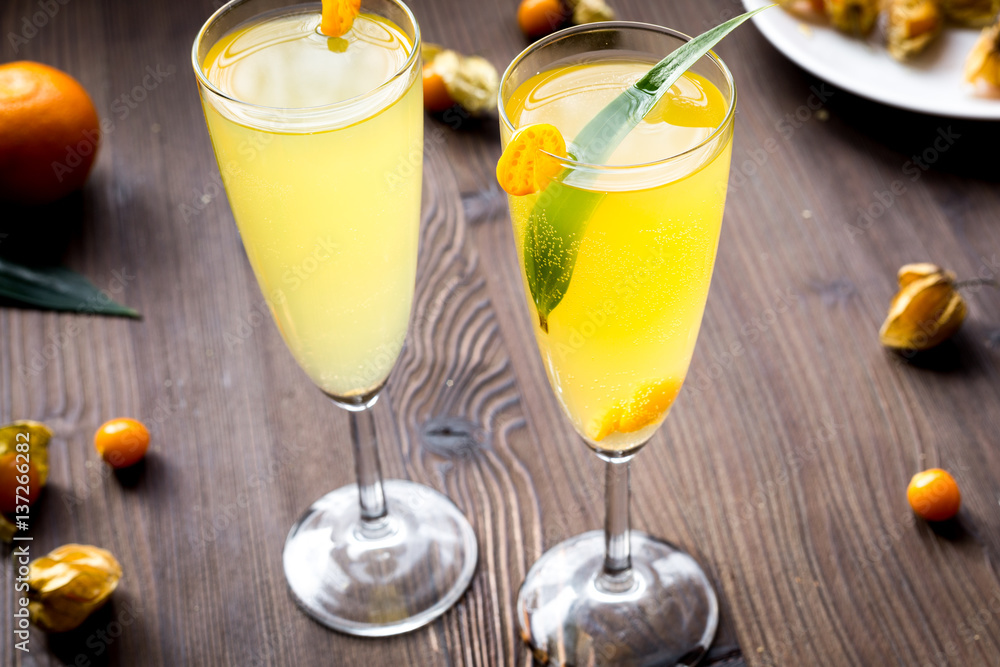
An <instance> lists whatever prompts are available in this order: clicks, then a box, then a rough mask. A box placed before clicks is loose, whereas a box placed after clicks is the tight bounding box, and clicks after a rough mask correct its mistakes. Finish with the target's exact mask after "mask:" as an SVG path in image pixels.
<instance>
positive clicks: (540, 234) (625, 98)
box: [524, 5, 774, 331]
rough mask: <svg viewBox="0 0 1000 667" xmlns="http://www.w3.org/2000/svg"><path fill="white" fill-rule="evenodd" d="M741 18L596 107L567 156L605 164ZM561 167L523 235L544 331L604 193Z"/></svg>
mask: <svg viewBox="0 0 1000 667" xmlns="http://www.w3.org/2000/svg"><path fill="white" fill-rule="evenodd" d="M773 6H774V5H768V6H767V7H761V8H759V9H755V10H753V11H750V12H747V13H746V14H741V15H740V16H737V17H736V18H734V19H730V20H729V21H726V22H725V23H723V24H721V25H718V26H716V27H714V28H712V29H711V30H708V31H707V32H705V33H702V34H701V35H698V36H697V37H695V38H693V39H691V40H690V41H688V42H686V43H685V44H683V45H681V46H680V47H679V48H678V49H677V50H675V51H674V52H673V53H671V54H670V55H668V56H667V57H666V58H664V59H663V60H661V61H660V62H658V63H657V64H656V65H655V66H654V67H653V68H652V69H651V70H649V72H647V73H646V74H645V75H644V76H643V77H642V78H641V79H639V80H638V81H636V82H635V83H634V84H632V85H631V86H630V87H629V88H628V89H626V90H625V91H624V92H623V93H622V94H621V95H619V96H618V97H616V98H615V99H614V100H612V101H611V103H610V104H608V105H607V106H606V107H604V109H602V110H601V111H600V112H599V113H598V114H597V115H596V116H595V117H594V118H593V119H592V120H591V121H590V122H589V123H587V124H586V125H585V126H584V128H583V129H582V130H580V133H579V134H578V135H577V136H576V137H575V138H574V139H573V142H572V146H571V148H570V153H571V155H572V156H573V158H574V160H575V161H577V162H581V163H585V164H594V165H600V164H605V163H606V162H607V160H608V158H610V157H611V154H612V153H614V151H615V149H616V148H617V147H618V145H619V144H620V143H621V142H622V140H623V139H625V137H626V136H627V135H628V133H629V132H631V131H632V130H633V129H634V128H635V127H636V125H638V124H639V123H640V122H641V121H642V119H643V118H644V117H645V116H646V114H647V113H649V112H650V110H652V108H653V107H654V106H656V103H657V102H659V101H660V98H662V97H663V95H664V94H666V92H667V91H668V90H670V87H671V86H673V85H674V83H675V82H676V81H677V80H678V79H679V78H681V76H682V75H683V74H684V72H686V71H687V70H688V69H690V68H691V66H692V65H694V64H695V63H696V62H698V60H699V59H700V58H701V57H702V56H704V55H705V54H706V53H708V52H709V51H710V50H711V49H712V47H713V46H715V45H716V44H717V43H718V42H719V41H720V40H721V39H722V38H723V37H725V36H726V35H728V34H729V33H730V32H732V31H733V30H734V29H735V28H736V27H737V26H739V25H740V24H741V23H743V22H744V21H746V20H747V19H749V18H750V17H751V16H753V15H754V14H757V13H758V12H762V11H764V10H765V9H769V8H770V7H773ZM568 175H569V170H568V169H564V170H563V171H562V173H560V174H559V175H558V176H557V177H556V178H555V179H554V180H553V181H552V182H551V183H550V184H549V185H548V187H546V188H545V190H543V191H542V194H541V195H540V196H539V197H538V200H537V201H536V202H535V205H534V207H533V208H532V210H531V214H530V215H529V218H528V224H527V225H526V226H525V232H524V270H525V274H526V275H527V277H528V287H529V288H530V289H531V298H532V299H533V300H534V302H535V307H536V308H537V309H538V322H539V324H540V326H541V327H542V329H543V330H544V331H548V330H549V327H548V317H549V313H551V312H552V310H553V309H554V308H555V307H556V306H558V305H559V302H560V301H562V298H563V296H565V295H566V290H567V289H568V288H569V281H570V278H571V277H572V276H573V268H574V266H575V265H576V256H577V253H578V252H579V246H580V241H581V239H582V237H583V232H584V230H585V229H586V226H587V221H588V220H589V218H590V216H591V214H592V213H593V212H594V209H596V208H597V206H598V204H600V203H601V200H602V199H603V198H604V193H602V192H597V191H593V190H586V189H582V188H579V187H574V186H572V185H567V184H566V183H565V179H566V177H567V176H568Z"/></svg>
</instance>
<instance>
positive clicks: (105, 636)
mask: <svg viewBox="0 0 1000 667" xmlns="http://www.w3.org/2000/svg"><path fill="white" fill-rule="evenodd" d="M141 621H142V609H141V607H140V606H139V605H137V604H135V603H134V602H133V601H131V600H127V599H123V598H122V596H121V595H120V593H116V594H115V595H114V596H112V597H111V599H110V600H109V601H108V603H107V604H105V605H104V606H103V607H101V608H100V609H98V610H97V611H95V612H94V613H93V614H91V615H90V617H89V618H87V620H86V621H84V622H83V623H82V624H81V625H80V627H78V628H75V629H74V630H70V631H69V632H53V633H50V634H48V635H47V636H46V648H48V650H49V651H50V652H51V654H52V655H54V656H55V657H56V658H57V659H58V660H60V661H61V662H63V663H64V664H66V665H89V666H90V667H101V666H102V665H117V664H131V663H130V662H129V661H125V662H123V661H122V656H121V655H119V653H120V651H119V646H120V644H121V638H122V636H123V635H124V634H125V633H129V634H136V632H137V628H136V627H135V626H136V625H137V624H139V623H141Z"/></svg>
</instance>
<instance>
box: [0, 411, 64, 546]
mask: <svg viewBox="0 0 1000 667" xmlns="http://www.w3.org/2000/svg"><path fill="white" fill-rule="evenodd" d="M51 439H52V431H51V430H49V427H48V426H46V425H45V424H43V423H41V422H34V421H28V420H21V421H16V422H13V423H10V424H6V425H5V426H0V457H2V456H6V455H7V454H26V455H27V457H28V462H29V463H30V464H31V465H32V466H34V468H35V472H36V473H37V474H38V483H39V484H41V485H43V486H44V485H45V482H46V480H48V478H49V440H51ZM18 444H20V445H21V449H22V451H18V448H17V445H18ZM25 445H27V451H23V450H24V447H25ZM16 533H17V527H16V526H15V525H14V524H13V523H12V522H11V521H9V520H8V519H7V517H5V516H3V515H2V514H0V541H3V542H7V543H10V542H12V541H13V540H14V535H15V534H16Z"/></svg>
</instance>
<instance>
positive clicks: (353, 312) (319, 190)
mask: <svg viewBox="0 0 1000 667" xmlns="http://www.w3.org/2000/svg"><path fill="white" fill-rule="evenodd" d="M319 22H320V15H319V13H318V12H316V11H315V10H313V11H301V12H297V13H286V14H284V15H280V16H277V17H270V18H265V19H263V20H260V21H257V22H254V23H252V24H250V25H249V26H246V27H242V28H237V29H236V30H234V31H233V32H231V33H229V34H228V35H225V36H224V37H222V38H221V39H220V40H219V41H218V42H217V43H215V44H214V45H213V47H212V49H211V50H210V51H209V53H208V55H207V56H206V57H205V59H204V63H203V67H204V71H205V73H206V75H207V78H208V79H209V81H211V83H213V84H214V85H215V86H216V87H217V88H218V89H220V90H221V91H222V92H223V93H225V94H226V95H227V96H229V97H231V98H233V99H235V100H240V101H241V102H243V103H249V104H251V105H256V106H255V108H249V109H248V108H247V106H246V105H245V104H242V105H239V106H237V105H232V106H227V104H226V101H225V100H224V99H217V98H207V97H206V98H204V108H205V117H206V119H207V121H208V128H209V133H210V135H211V138H212V144H213V146H214V147H215V154H216V157H217V158H218V162H219V167H220V170H221V172H222V177H223V180H224V182H225V185H226V192H227V193H228V196H229V202H230V205H231V206H232V209H233V214H234V216H235V218H236V222H237V224H238V226H239V229H240V234H241V235H242V237H243V244H244V246H245V248H246V251H247V255H248V256H249V258H250V263H251V265H252V266H253V269H254V272H255V274H256V276H257V280H258V282H259V283H260V287H261V290H262V291H263V293H264V296H265V297H266V298H267V301H268V304H269V306H270V309H271V312H272V314H273V315H274V319H275V321H276V322H277V324H278V328H279V329H280V331H281V335H282V336H283V337H284V339H285V342H286V343H287V345H288V347H289V349H291V351H292V354H293V355H294V356H295V359H296V360H297V361H298V363H299V365H300V366H301V367H302V368H303V369H304V370H305V371H306V372H307V373H308V374H309V376H310V377H311V378H312V380H313V382H315V383H316V384H317V385H318V386H319V387H320V388H321V389H322V390H323V391H325V392H326V393H328V394H331V395H333V396H339V397H350V396H356V395H361V394H367V393H369V392H371V391H373V390H374V389H377V388H378V387H379V386H380V385H381V384H382V383H383V382H384V381H385V378H386V376H387V375H388V374H389V371H390V370H391V369H392V366H393V364H394V363H395V361H396V357H397V356H398V355H399V351H400V349H401V347H402V345H403V340H404V338H405V336H406V327H407V322H408V320H409V314H410V305H411V302H412V299H413V289H414V278H415V272H416V258H417V239H418V229H419V214H420V182H421V163H422V151H423V115H422V111H421V91H420V88H419V86H418V85H417V79H418V78H419V77H415V78H414V79H413V80H412V81H411V80H408V79H407V78H406V77H395V78H394V74H395V73H396V72H397V71H399V70H400V68H401V67H402V66H403V65H404V63H405V62H406V60H407V57H408V54H409V52H410V50H411V48H412V42H411V40H410V39H409V38H408V37H407V35H406V34H405V33H404V32H403V31H402V30H400V29H399V28H398V27H397V26H396V25H394V24H393V23H392V22H390V21H389V20H387V19H385V18H382V17H379V16H375V15H370V14H362V15H360V16H359V17H358V18H357V19H356V20H355V22H354V25H353V27H352V28H351V30H350V31H349V32H348V33H347V34H345V35H344V36H343V37H337V38H328V37H326V36H325V35H323V34H321V33H320V32H319V31H318V30H317V27H318V25H319ZM290 109H294V110H296V112H295V114H294V116H292V115H290V114H287V113H285V112H284V110H290ZM304 110H306V112H304Z"/></svg>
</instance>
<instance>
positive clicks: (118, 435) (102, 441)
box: [94, 417, 149, 468]
mask: <svg viewBox="0 0 1000 667" xmlns="http://www.w3.org/2000/svg"><path fill="white" fill-rule="evenodd" d="M94 446H95V447H96V448H97V453H98V454H100V455H101V458H103V459H104V461H105V462H106V463H108V464H109V465H110V466H111V467H112V468H127V467H129V466H133V465H135V464H136V463H138V462H139V461H140V460H141V459H142V457H143V456H145V455H146V450H147V449H149V431H148V430H147V429H146V427H145V426H144V425H143V423H142V422H140V421H137V420H135V419H129V418H127V417H120V418H118V419H112V420H111V421H108V422H104V424H102V425H101V428H99V429H97V433H96V434H95V435H94Z"/></svg>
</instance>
